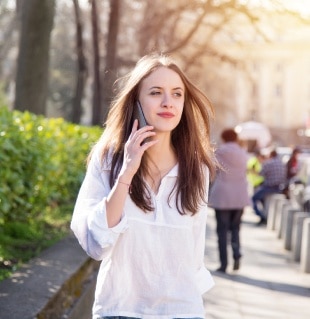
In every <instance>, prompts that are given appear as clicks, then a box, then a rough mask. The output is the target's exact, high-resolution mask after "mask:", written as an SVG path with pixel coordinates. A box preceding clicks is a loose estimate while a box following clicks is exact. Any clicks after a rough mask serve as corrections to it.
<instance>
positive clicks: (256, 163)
mask: <svg viewBox="0 0 310 319" xmlns="http://www.w3.org/2000/svg"><path fill="white" fill-rule="evenodd" d="M264 160H265V157H264V156H263V154H262V153H261V151H260V150H259V149H256V150H254V152H253V155H252V156H250V157H249V159H248V162H247V179H248V182H249V186H250V193H251V194H252V195H253V193H254V192H255V190H256V189H257V188H258V187H259V186H260V185H261V184H262V183H263V181H264V177H263V176H262V175H260V172H261V170H262V165H263V162H264Z"/></svg>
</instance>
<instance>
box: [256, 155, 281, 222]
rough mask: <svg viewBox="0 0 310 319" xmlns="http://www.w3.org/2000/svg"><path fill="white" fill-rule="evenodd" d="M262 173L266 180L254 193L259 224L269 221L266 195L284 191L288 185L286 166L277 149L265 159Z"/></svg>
mask: <svg viewBox="0 0 310 319" xmlns="http://www.w3.org/2000/svg"><path fill="white" fill-rule="evenodd" d="M260 175H261V176H263V178H264V182H263V183H262V185H261V186H259V187H258V189H257V190H256V191H255V193H254V194H253V196H252V202H253V209H254V212H255V214H256V215H257V216H258V217H259V218H260V220H259V222H258V225H265V224H266V223H267V215H266V212H265V202H266V197H267V196H268V195H271V194H279V193H283V191H284V189H285V185H286V166H285V164H284V163H283V162H282V160H281V158H280V157H279V156H278V154H277V152H276V150H272V151H271V152H270V155H269V158H268V159H267V160H265V161H264V163H263V166H262V170H261V172H260Z"/></svg>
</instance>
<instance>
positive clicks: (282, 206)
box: [274, 198, 291, 238]
mask: <svg viewBox="0 0 310 319" xmlns="http://www.w3.org/2000/svg"><path fill="white" fill-rule="evenodd" d="M290 205H291V204H290V201H289V200H288V199H286V198H284V199H281V200H279V201H278V205H277V210H276V216H275V226H274V227H275V230H276V232H277V237H278V238H281V232H282V224H283V212H284V210H286V209H288V208H289V207H290Z"/></svg>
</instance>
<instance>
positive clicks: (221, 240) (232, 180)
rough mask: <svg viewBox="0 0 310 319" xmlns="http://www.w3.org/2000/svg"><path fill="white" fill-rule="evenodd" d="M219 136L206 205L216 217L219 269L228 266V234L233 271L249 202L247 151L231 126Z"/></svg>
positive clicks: (238, 260) (237, 260)
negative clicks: (213, 172)
mask: <svg viewBox="0 0 310 319" xmlns="http://www.w3.org/2000/svg"><path fill="white" fill-rule="evenodd" d="M221 138H222V140H223V142H224V143H223V144H222V145H221V146H219V148H218V149H217V150H216V151H215V155H216V158H217V161H218V163H219V166H220V168H219V169H218V171H217V174H216V178H215V181H214V183H213V184H212V185H211V189H210V196H209V206H210V207H213V208H214V210H215V216H216V232H217V237H218V249H219V259H220V267H219V268H218V269H217V270H218V271H220V272H226V268H227V265H228V257H227V244H228V235H229V233H230V235H231V248H232V253H233V259H234V264H233V270H238V269H239V267H240V258H241V248H240V235H239V232H240V225H241V217H242V214H243V210H244V208H245V207H246V206H247V205H250V203H251V201H250V197H249V194H248V182H247V161H248V154H247V152H246V150H245V149H243V148H242V147H241V146H240V145H239V144H238V135H237V133H236V132H235V131H234V130H233V129H231V128H228V129H225V130H224V131H223V132H222V134H221Z"/></svg>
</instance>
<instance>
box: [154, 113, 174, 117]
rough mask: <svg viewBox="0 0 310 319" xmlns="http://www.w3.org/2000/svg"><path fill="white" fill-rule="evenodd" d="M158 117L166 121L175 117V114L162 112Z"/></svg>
mask: <svg viewBox="0 0 310 319" xmlns="http://www.w3.org/2000/svg"><path fill="white" fill-rule="evenodd" d="M157 115H158V116H160V117H163V118H166V119H170V118H172V117H174V114H173V113H170V112H161V113H158V114H157Z"/></svg>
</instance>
